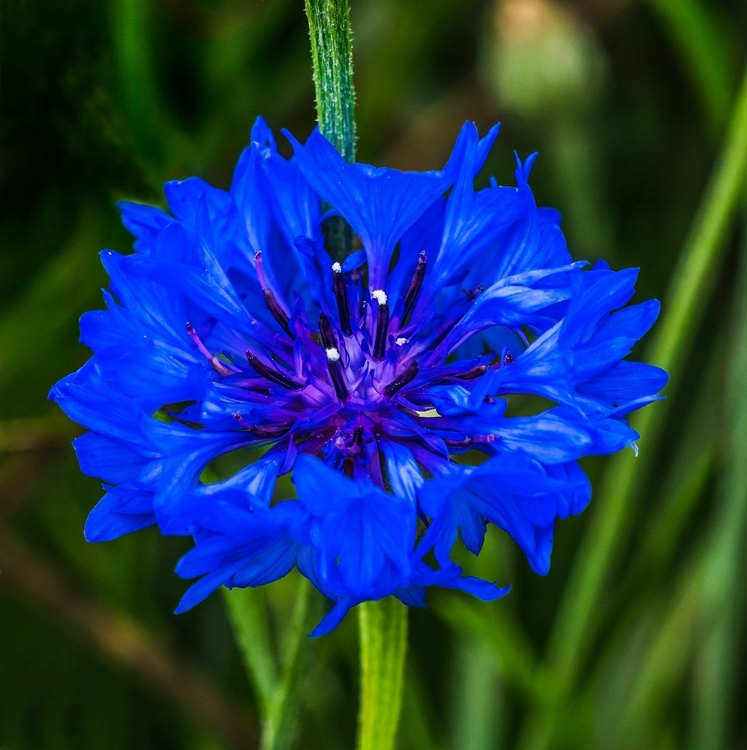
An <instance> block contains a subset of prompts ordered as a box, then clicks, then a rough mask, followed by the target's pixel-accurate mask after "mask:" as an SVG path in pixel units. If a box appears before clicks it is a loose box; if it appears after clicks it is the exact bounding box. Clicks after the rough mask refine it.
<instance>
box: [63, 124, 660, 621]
mask: <svg viewBox="0 0 747 750" xmlns="http://www.w3.org/2000/svg"><path fill="white" fill-rule="evenodd" d="M496 135H497V128H493V129H492V130H491V131H490V133H488V135H487V136H486V137H485V138H483V139H480V138H479V137H478V135H477V131H476V129H475V127H474V126H473V125H471V124H467V125H465V126H464V127H463V129H462V131H461V133H460V134H459V138H458V139H457V142H456V145H455V148H454V151H453V153H452V156H451V158H450V159H449V161H448V162H447V164H446V165H445V167H444V168H443V169H442V170H440V171H433V172H425V173H415V172H399V171H396V170H392V169H379V168H375V167H371V166H369V165H365V164H352V165H351V164H347V163H346V162H345V161H344V160H343V159H342V158H341V157H340V155H339V154H338V153H337V152H336V151H335V149H334V148H333V147H332V146H331V145H330V143H329V142H328V141H327V140H326V139H325V138H323V137H322V136H321V135H320V134H319V133H318V132H315V133H313V134H312V135H311V137H310V138H309V139H308V141H307V142H306V144H304V145H301V144H299V143H298V142H297V141H295V140H294V139H293V138H292V137H291V136H288V138H289V139H290V141H291V143H292V145H293V148H294V152H295V153H294V156H293V158H291V159H285V158H284V157H282V156H281V155H280V154H279V153H278V151H277V148H276V145H275V141H274V139H273V137H272V134H271V133H270V131H269V130H268V128H267V127H266V125H265V124H264V122H262V121H258V122H257V123H256V125H255V126H254V128H253V130H252V142H251V145H250V146H249V147H248V148H247V149H246V150H245V151H244V153H243V154H242V155H241V158H240V159H239V163H238V165H237V168H236V172H235V175H234V179H233V183H232V185H231V189H230V190H229V191H228V192H226V191H223V190H218V189H216V188H213V187H211V186H210V185H208V184H207V183H205V182H203V181H202V180H200V179H198V178H191V179H188V180H184V181H182V182H171V183H168V184H167V185H166V188H165V192H166V197H167V200H168V204H169V210H170V213H166V212H165V211H162V210H160V209H158V208H152V207H149V206H144V205H139V204H134V203H123V204H122V205H121V210H122V213H123V217H124V223H125V225H126V226H127V228H128V229H129V230H130V231H131V232H132V233H133V235H134V236H135V238H136V241H135V253H134V254H132V255H126V256H123V255H119V254H117V253H114V252H111V251H105V252H104V253H103V254H102V261H103V264H104V266H105V268H106V270H107V272H108V274H109V276H110V279H111V284H110V291H108V292H105V293H104V296H105V301H106V310H103V311H96V312H90V313H87V314H86V315H84V316H83V318H82V320H81V340H82V341H83V343H85V344H86V345H87V346H89V347H90V348H91V349H92V350H93V352H94V354H93V356H92V357H91V359H90V360H89V361H88V362H87V363H86V364H85V365H84V366H83V367H82V368H81V369H80V370H79V371H78V372H76V373H73V374H72V375H70V376H68V377H66V378H64V379H63V380H61V381H60V382H59V383H58V384H57V385H56V386H55V387H54V389H53V390H52V394H51V397H52V398H53V399H54V400H55V401H57V402H58V403H59V405H60V406H61V407H62V408H63V409H64V411H65V412H66V413H67V414H68V415H69V416H70V417H71V418H72V419H74V420H75V421H77V422H79V423H80V424H81V425H83V426H84V427H85V428H87V429H88V430H89V432H87V433H86V434H84V435H83V436H82V437H80V438H78V439H77V440H76V441H75V448H76V451H77V454H78V459H79V461H80V464H81V468H82V470H83V471H84V472H85V473H87V474H90V475H93V476H96V477H98V478H100V479H101V480H103V482H104V483H105V484H104V487H105V491H106V494H105V495H104V497H103V499H102V500H101V501H100V502H99V503H98V505H97V506H96V507H95V508H94V509H93V511H92V512H91V514H90V516H89V518H88V521H87V524H86V530H85V531H86V536H87V538H88V539H89V540H91V541H103V540H107V539H112V538H115V537H118V536H120V535H122V534H125V533H127V532H130V531H134V530H136V529H140V528H143V527H145V526H149V525H152V524H158V526H159V528H160V529H161V531H162V532H163V533H164V534H181V535H190V536H192V537H193V538H194V548H193V549H192V550H191V551H190V552H189V553H188V554H187V555H186V556H185V557H184V558H183V559H182V560H181V561H180V562H179V565H178V566H177V573H178V574H179V575H180V576H183V577H185V578H196V579H198V580H197V582H196V583H194V584H193V585H192V586H191V588H190V589H189V590H188V591H187V593H186V594H185V596H184V598H183V600H182V602H181V603H180V605H179V608H178V611H182V610H185V609H188V608H189V607H192V606H193V605H194V604H196V603H197V602H199V601H200V600H202V599H203V598H204V597H206V596H207V595H208V594H209V593H210V592H212V591H213V590H214V589H216V588H217V587H219V586H221V585H226V586H229V587H232V586H259V585H261V584H264V583H268V582H270V581H273V580H276V579H278V578H280V577H282V576H284V575H285V574H286V573H288V572H289V571H290V570H291V569H292V568H294V567H297V568H298V569H299V570H300V572H301V573H302V574H303V575H304V576H306V577H307V578H309V579H310V580H311V581H312V583H313V584H314V585H315V586H316V587H317V588H318V589H319V591H321V592H322V593H323V594H324V595H325V596H327V597H328V598H329V599H331V600H332V601H333V602H334V603H335V607H334V608H333V609H332V611H331V612H330V613H329V614H328V615H327V617H326V618H325V619H324V620H323V621H322V623H321V624H320V626H319V627H318V628H317V631H315V632H317V633H323V632H327V631H328V630H329V629H331V628H332V627H334V626H335V625H336V624H337V622H339V620H340V619H341V618H342V617H343V616H344V614H345V613H346V612H347V610H348V609H349V608H350V607H351V606H354V605H355V604H357V603H359V602H361V601H365V600H369V599H378V598H382V597H385V596H388V595H394V596H397V597H398V598H400V599H401V600H402V601H404V602H405V603H407V604H416V605H422V604H423V600H424V593H425V588H426V587H427V586H429V585H438V586H446V587H451V588H456V589H462V590H465V591H468V592H470V593H472V594H474V595H475V596H478V597H480V598H483V599H491V598H497V597H499V596H502V595H503V594H505V593H506V591H507V589H504V588H498V587H496V586H495V585H494V584H493V583H490V582H487V581H482V580H479V579H477V578H473V577H469V576H465V575H463V571H462V569H461V568H460V567H459V566H458V565H457V564H456V563H455V562H453V561H452V559H451V557H452V550H453V547H454V545H455V543H456V542H457V538H458V537H461V540H462V542H463V543H464V545H465V546H466V547H467V548H468V549H469V550H470V551H472V552H474V553H475V554H477V553H478V552H479V551H480V548H481V546H482V543H483V539H484V536H485V530H486V524H487V523H492V524H494V525H496V526H498V527H500V528H501V529H504V530H505V531H507V532H508V533H509V534H510V535H511V536H512V537H513V539H514V540H515V541H516V543H517V544H518V545H519V546H520V547H521V549H522V550H523V552H524V554H525V555H526V557H527V560H528V562H529V564H530V566H531V567H532V568H533V569H534V570H536V571H537V572H538V573H546V572H547V570H548V568H549V564H550V549H551V545H552V534H553V528H554V524H555V520H556V518H564V517H567V516H568V515H570V514H573V513H578V512H580V511H581V510H582V509H583V508H584V507H585V506H586V504H587V503H588V501H589V498H590V488H589V484H588V481H587V480H586V478H585V476H584V474H583V472H582V471H581V469H580V468H579V466H578V464H577V461H578V459H579V458H581V457H582V456H584V455H587V454H600V453H610V452H614V451H618V450H620V449H622V448H623V447H625V446H628V445H634V441H635V439H636V438H637V437H638V436H637V435H636V433H635V432H634V431H633V430H632V429H631V428H630V427H629V426H628V424H627V422H626V419H625V416H626V414H628V413H629V412H630V411H632V410H634V409H637V408H639V407H640V406H642V405H644V404H646V403H648V402H650V401H652V400H655V399H656V398H658V396H657V395H656V394H657V393H658V391H659V390H660V389H661V388H662V387H663V385H664V383H665V382H666V374H665V373H664V372H662V371H661V370H659V369H657V368H655V367H652V366H650V365H646V364H642V363H638V362H631V361H628V360H626V359H624V358H625V357H626V356H628V354H629V353H630V351H631V348H632V347H633V345H634V344H635V343H636V342H637V341H638V339H639V338H640V337H641V336H643V334H645V333H646V331H647V330H648V329H649V328H650V326H651V325H652V324H653V322H654V320H655V319H656V316H657V314H658V309H659V306H658V303H657V302H656V301H654V300H651V301H648V302H643V303H640V304H637V305H632V306H626V305H627V303H628V302H629V300H630V299H631V297H632V295H633V292H634V284H635V281H636V275H637V272H636V271H635V270H632V269H628V270H624V271H619V272H615V271H612V270H610V268H609V267H608V266H607V265H606V264H604V263H597V264H596V265H595V266H594V267H593V268H588V267H586V265H587V264H584V263H578V262H576V263H574V262H572V260H571V258H570V256H569V254H568V251H567V249H566V244H565V240H564V237H563V234H562V232H561V230H560V228H559V226H558V223H559V216H558V214H557V213H556V212H555V211H553V210H551V209H543V208H537V206H536V204H535V202H534V198H533V195H532V192H531V190H530V188H529V185H528V182H527V180H528V178H529V172H530V169H531V166H532V163H533V161H534V158H533V157H530V158H529V159H528V160H527V161H526V162H524V163H521V162H517V169H516V186H515V187H502V186H499V185H498V184H496V183H495V182H492V183H491V184H490V186H489V187H487V188H485V189H482V190H477V191H476V190H475V189H474V180H475V177H476V175H477V173H478V172H479V170H480V169H481V167H482V165H483V163H484V161H485V159H486V157H487V154H488V151H489V149H490V148H491V146H492V144H493V141H494V140H495V137H496ZM324 205H326V206H327V207H329V206H331V211H329V212H328V214H324V213H323V206H324ZM330 215H336V216H340V217H342V219H344V221H346V222H347V223H348V224H349V226H350V227H351V228H352V232H353V234H354V235H355V237H357V239H358V240H359V241H360V245H361V246H362V249H360V250H357V251H355V252H353V253H351V254H350V255H348V256H347V257H346V258H332V257H331V256H330V255H329V253H328V250H327V248H325V244H324V239H323V236H324V234H323V231H322V230H323V224H324V222H325V221H326V220H327V219H328V218H329V216H330ZM338 221H339V219H338ZM525 396H529V397H534V398H529V399H527V398H524V397H525ZM522 399H523V400H522ZM532 404H535V405H536V404H540V405H539V406H537V407H536V408H535V409H534V410H531V409H530V408H529V407H530V406H531V405H532ZM514 406H518V409H519V412H520V413H522V414H523V415H522V416H512V415H511V412H512V411H514ZM218 459H220V460H218ZM284 475H290V476H291V477H292V484H290V483H288V482H286V481H283V480H281V478H282V477H283V476H284ZM278 480H281V481H278Z"/></svg>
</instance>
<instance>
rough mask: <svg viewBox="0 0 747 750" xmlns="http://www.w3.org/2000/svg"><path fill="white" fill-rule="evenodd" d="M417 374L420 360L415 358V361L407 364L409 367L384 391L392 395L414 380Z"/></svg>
mask: <svg viewBox="0 0 747 750" xmlns="http://www.w3.org/2000/svg"><path fill="white" fill-rule="evenodd" d="M417 374H418V361H417V360H416V359H413V361H412V362H410V364H409V365H408V366H407V369H406V370H405V371H404V372H403V373H402V374H401V375H399V376H397V377H396V378H395V379H394V380H392V382H391V383H389V385H387V386H386V387H385V388H384V393H386V395H387V396H389V397H392V396H393V395H394V394H395V393H396V392H397V391H399V390H401V389H402V388H404V387H405V386H406V385H407V384H408V383H410V382H411V381H412V380H414V378H415V376H416V375H417Z"/></svg>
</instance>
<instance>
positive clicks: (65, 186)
mask: <svg viewBox="0 0 747 750" xmlns="http://www.w3.org/2000/svg"><path fill="white" fill-rule="evenodd" d="M352 5H353V8H352V14H353V29H354V56H355V65H356V68H355V73H356V86H357V91H358V128H359V130H358V132H359V146H358V152H359V158H360V159H361V160H362V161H371V162H374V163H377V164H387V165H389V166H394V167H398V168H402V169H406V168H411V169H424V168H437V167H439V166H441V165H442V164H443V163H444V161H445V159H446V157H447V155H448V153H449V151H450V148H451V145H452V143H453V140H454V138H455V136H456V133H457V131H458V128H459V126H460V124H461V123H462V122H463V121H464V120H466V119H470V120H474V121H476V122H477V124H478V126H479V127H480V128H481V130H482V131H483V132H484V131H485V129H486V128H487V127H488V126H489V125H491V124H492V123H493V122H495V121H497V120H501V121H502V122H503V130H502V133H501V136H500V139H499V141H498V146H497V147H496V149H495V151H494V154H493V155H492V156H491V158H490V161H489V163H488V168H487V170H486V172H485V174H484V175H483V177H482V178H481V179H483V180H484V181H485V180H486V179H487V177H486V175H487V174H495V175H496V176H497V178H498V179H499V181H501V182H503V183H509V182H510V181H511V180H512V170H513V155H512V150H513V149H516V150H517V151H518V152H519V153H520V154H521V155H523V156H526V155H527V154H528V153H530V152H531V151H534V150H539V151H540V152H541V158H540V160H539V161H538V163H537V166H536V167H535V171H534V174H533V185H534V189H535V193H536V196H537V199H538V202H539V203H540V204H544V205H552V206H555V207H557V208H559V209H560V210H561V211H562V213H563V215H564V217H565V223H564V228H565V231H566V235H567V237H568V240H569V244H570V246H571V249H572V252H573V253H574V255H575V257H577V258H586V259H589V260H594V259H596V258H599V257H604V258H606V259H607V260H609V261H610V262H611V263H612V265H613V266H615V267H622V266H631V265H634V266H641V267H642V273H641V278H640V283H639V299H645V298H648V297H651V296H656V297H659V298H660V299H662V300H663V302H664V304H665V308H664V314H663V317H662V319H661V320H660V322H659V324H658V329H657V333H656V334H655V336H653V337H650V338H651V339H652V340H651V341H649V342H648V344H647V348H646V347H643V349H642V350H641V351H639V352H638V354H639V355H640V356H645V357H646V358H648V359H651V360H653V361H655V362H656V363H658V364H663V365H665V366H668V367H670V368H671V369H672V381H671V384H670V386H669V388H668V396H669V398H668V400H667V401H666V402H665V403H659V404H655V405H654V406H652V407H649V409H648V410H647V413H646V414H643V415H641V416H642V419H639V421H638V423H637V424H638V425H640V427H641V430H642V432H643V438H642V439H641V441H640V449H641V455H640V456H639V458H637V459H636V458H634V456H633V454H632V452H631V451H628V452H627V453H626V455H624V456H620V457H616V458H614V459H602V460H592V461H589V462H588V463H587V464H586V466H585V467H586V469H587V470H588V472H589V473H590V475H591V476H592V479H593V481H594V486H595V500H594V502H593V503H592V505H591V507H590V508H589V509H588V510H587V511H586V513H585V514H584V515H583V516H581V517H578V518H573V519H571V520H568V521H565V522H561V523H560V524H559V526H558V528H557V531H556V538H555V550H554V555H553V567H552V571H551V573H550V575H549V576H547V577H546V578H539V577H537V576H534V575H533V574H532V573H531V572H530V571H529V569H528V566H527V565H526V564H525V562H524V560H523V559H522V558H521V555H520V554H519V553H518V551H517V550H516V549H514V548H513V546H512V545H511V544H510V543H509V542H508V540H507V539H506V538H504V537H503V536H502V535H500V534H497V533H496V534H494V535H493V536H492V537H490V538H489V543H488V546H487V549H486V550H485V552H484V554H483V555H482V556H481V557H480V559H479V560H478V561H476V563H475V564H473V566H472V569H473V570H475V569H476V570H478V571H481V572H482V573H483V574H484V575H486V576H487V577H489V578H491V579H495V578H497V579H498V581H499V582H500V583H501V584H506V583H509V582H510V583H513V584H515V587H514V590H513V591H512V593H511V594H510V596H509V597H507V598H506V599H504V600H501V601H498V602H494V603H491V604H483V603H480V602H476V601H472V600H470V599H468V598H467V597H466V596H463V595H458V594H454V593H450V592H440V591H434V592H433V594H432V595H431V597H430V602H431V606H430V607H429V609H427V610H425V611H413V612H411V617H410V622H411V630H410V653H409V659H408V665H407V678H406V687H405V707H404V712H403V720H402V726H401V731H400V743H399V744H400V746H401V747H402V748H412V749H413V750H423V749H424V750H428V749H435V748H440V749H441V750H446V749H449V748H457V749H459V750H461V749H462V748H464V749H465V750H492V749H493V748H520V750H535V749H540V748H601V749H605V748H609V749H610V750H615V749H623V748H625V749H627V748H692V749H693V750H701V749H703V750H710V749H712V750H718V749H720V748H738V747H747V720H746V719H745V716H747V712H745V711H744V708H745V695H746V694H747V678H746V677H745V675H746V674H747V670H746V669H745V667H747V654H746V653H745V649H744V636H743V633H744V628H745V599H746V597H747V589H746V588H745V572H746V571H747V302H746V301H745V300H746V299H747V221H746V217H745V210H744V208H745V197H746V196H747V189H746V187H747V180H746V179H745V172H746V171H747V168H746V162H747V157H746V156H745V151H746V150H747V96H746V95H745V93H744V91H743V93H742V95H741V99H739V101H741V104H739V103H738V97H739V95H738V91H739V87H740V80H741V78H742V67H743V65H744V63H745V57H746V56H747V42H746V41H745V40H747V6H746V5H745V4H744V3H743V2H740V1H739V0H723V1H716V0H651V1H650V2H643V1H640V2H634V1H633V0H574V1H573V2H571V1H570V0H569V1H568V2H560V1H559V0H429V2H422V1H421V2H413V1H412V0H353V3H352ZM0 55H1V57H0V190H1V191H2V202H1V203H0V206H1V209H0V211H1V212H2V217H1V218H2V222H1V225H0V226H1V231H2V235H1V240H0V242H1V245H0V748H2V749H3V750H26V749H28V750H39V749H47V748H49V749H50V750H64V749H65V748H74V749H75V750H99V749H101V748H106V749H107V750H117V748H123V749H124V748H134V747H137V748H142V749H143V750H148V749H154V748H158V749H160V748H164V749H167V750H168V749H170V748H174V749H176V748H179V749H181V748H184V749H186V750H212V749H216V750H217V749H218V748H229V749H230V750H233V749H234V748H246V747H255V746H257V743H258V741H259V740H258V738H259V736H260V717H261V716H263V715H264V714H266V713H267V711H268V710H271V707H270V708H268V706H270V704H271V703H272V701H273V700H274V698H273V697H272V696H273V695H278V694H282V697H283V700H284V703H283V709H282V712H283V713H284V714H285V715H286V716H287V717H292V718H297V722H296V730H297V732H296V741H295V745H294V746H295V747H297V748H302V749H304V750H305V749H306V748H309V749H310V750H315V749H317V748H318V749H320V750H335V749H336V748H341V749H346V748H350V747H352V746H353V743H354V736H355V721H356V708H357V678H358V665H357V659H358V652H357V641H356V638H357V631H356V622H355V619H356V618H355V617H348V618H347V620H346V622H345V623H344V624H343V625H342V626H341V627H340V628H339V629H338V630H337V631H335V632H334V633H333V634H332V635H330V636H327V637H325V638H323V639H322V640H320V641H311V640H308V639H305V638H302V639H301V640H300V641H299V642H298V643H297V644H296V645H297V649H294V643H293V641H292V635H289V634H290V633H292V631H293V626H292V625H288V623H289V622H290V621H292V620H293V615H292V611H293V608H294V606H295V605H294V597H295V591H296V589H297V588H298V582H299V581H298V579H297V578H296V577H293V576H292V577H289V578H288V579H287V580H284V581H282V582H280V583H278V584H276V585H273V586H271V587H269V588H266V589H264V590H261V591H257V592H255V591H249V592H236V593H234V594H232V595H231V596H233V597H236V598H235V599H234V600H233V601H234V605H235V606H234V608H233V611H234V612H236V611H238V610H240V611H241V612H242V613H243V615H242V616H244V617H246V618H249V619H252V621H256V623H257V627H256V638H252V639H250V640H251V642H249V643H247V644H245V646H246V647H247V648H246V652H247V654H248V655H249V657H250V661H252V660H253V663H254V666H255V668H256V669H255V673H254V674H255V677H254V679H253V680H250V681H248V680H247V679H246V674H245V671H244V666H243V661H242V657H241V652H240V649H238V648H237V646H236V644H235V641H234V638H233V635H232V632H231V629H230V627H229V624H228V620H227V617H226V612H225V610H224V606H223V605H224V601H223V597H222V596H221V595H220V594H216V595H213V596H212V597H211V598H210V599H209V600H208V601H207V602H206V603H205V604H203V605H201V606H200V607H198V608H197V609H196V610H194V611H192V612H190V613H188V614H186V615H182V616H179V617H176V616H173V615H172V614H171V611H172V610H173V608H174V606H175V605H176V603H177V602H178V600H179V597H180V595H181V592H182V590H183V588H184V583H183V582H181V581H179V580H178V579H177V578H176V577H175V576H174V574H173V573H172V569H173V566H174V564H175V562H176V560H177V559H178V557H179V556H180V555H181V554H182V553H183V552H184V551H186V549H187V548H188V546H189V544H188V541H187V540H184V539H164V538H161V537H160V536H159V535H158V534H157V533H156V532H154V531H153V530H148V531H145V532H140V533H138V534H136V535H134V536H132V537H128V538H125V539H122V540H119V541H116V542H112V543H109V544H106V545H103V546H92V545H88V544H86V542H85V541H84V540H83V536H82V527H83V522H84V519H85V516H86V514H87V512H88V510H89V509H90V508H91V506H92V505H93V504H94V503H95V502H96V500H97V499H98V498H99V496H100V494H101V493H100V488H99V485H98V483H97V482H96V481H95V480H92V479H88V478H85V477H83V476H81V475H80V473H79V471H78V469H77V465H76V462H75V458H74V455H73V451H72V449H71V448H70V441H71V439H72V438H73V437H74V436H75V435H76V428H75V427H74V426H73V425H72V424H70V423H68V422H67V421H66V420H65V418H64V417H63V416H62V415H61V413H60V412H59V411H58V410H57V409H56V408H55V407H54V406H53V405H52V404H50V403H48V402H47V401H46V394H47V392H48V390H49V388H50V386H51V385H52V384H53V383H54V382H55V381H56V380H57V379H59V378H60V377H61V376H63V375H64V374H66V373H68V372H69V371H71V370H73V369H75V368H77V367H78V366H80V365H81V364H82V363H83V362H84V361H85V359H86V358H87V353H86V351H85V350H84V349H83V347H81V346H80V345H78V344H76V343H75V342H76V340H77V320H78V318H79V316H80V315H81V313H82V312H83V311H85V310H87V309H91V308H95V307H98V306H100V304H101V302H100V299H101V298H100V292H99V289H100V287H102V286H103V285H105V283H106V279H105V275H104V273H103V271H102V270H101V268H100V265H99V263H98V259H97V252H98V250H99V249H101V248H104V247H112V248H116V249H119V250H122V251H126V250H127V249H128V247H129V239H128V236H127V234H126V232H125V231H124V229H123V228H122V227H121V226H120V224H119V221H118V215H117V212H116V209H115V207H114V202H115V201H116V200H118V199H121V198H130V199H137V200H142V201H155V202H162V197H161V194H160V189H159V186H160V185H161V184H162V183H163V182H164V181H166V180H168V179H175V178H184V177H187V176H189V175H193V174H198V175H201V176H203V177H204V178H206V179H208V180H209V181H211V182H213V183H214V184H216V185H218V186H221V187H227V186H228V184H229V181H230V176H231V170H232V165H233V164H234V163H235V160H236V158H237V156H238V154H239V153H240V150H241V149H242V147H243V146H244V145H245V143H246V140H247V138H248V133H249V128H250V126H251V123H252V122H253V120H254V118H255V116H256V115H258V114H262V115H263V116H264V117H265V118H267V120H268V121H269V123H270V125H271V126H272V127H273V128H274V129H275V130H279V128H280V127H287V128H289V129H290V130H291V131H292V132H294V133H295V134H296V136H298V137H300V138H303V137H305V136H306V135H307V134H308V132H309V131H310V129H311V128H312V127H313V123H314V106H313V87H312V83H311V63H310V57H309V52H308V37H307V29H306V20H305V16H304V12H303V3H301V2H300V0H261V1H258V0H212V1H210V0H150V1H149V0H106V1H105V2H101V1H100V0H0ZM735 109H736V113H735ZM730 122H731V126H730ZM283 148H285V145H284V146H283ZM709 185H710V188H709V187H708V186H709ZM321 606H322V604H321V602H320V601H319V600H318V599H313V600H312V602H311V605H310V608H311V610H312V612H311V613H309V614H308V617H309V618H313V617H314V616H315V615H316V616H318V614H319V612H320V608H321ZM298 617H300V618H301V619H303V613H301V614H300V615H297V619H298ZM265 620H267V621H268V622H269V626H268V627H266V628H263V627H262V623H263V622H264V621H265ZM309 622H310V620H307V624H308V623H309ZM303 627H306V625H304V626H303ZM296 651H297V653H296ZM284 661H285V662H291V663H292V665H293V672H294V674H296V675H297V688H296V689H295V690H291V691H285V692H283V691H282V690H280V692H279V693H278V691H277V690H275V692H273V690H274V689H275V686H276V685H278V684H281V682H280V677H279V675H280V674H281V673H282V663H283V662H284ZM281 687H282V684H281ZM276 713H277V710H276ZM292 723H293V722H291V724H292ZM286 730H287V731H290V732H291V733H292V730H293V727H292V726H290V727H288V726H286V727H285V728H284V732H285V731H286ZM286 736H287V735H286ZM278 747H279V746H278Z"/></svg>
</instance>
